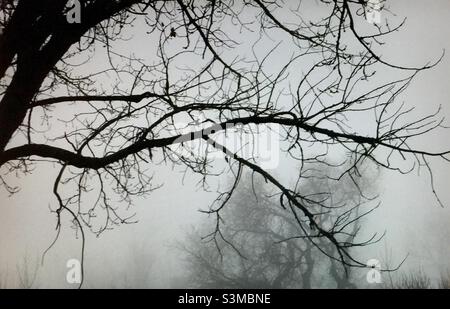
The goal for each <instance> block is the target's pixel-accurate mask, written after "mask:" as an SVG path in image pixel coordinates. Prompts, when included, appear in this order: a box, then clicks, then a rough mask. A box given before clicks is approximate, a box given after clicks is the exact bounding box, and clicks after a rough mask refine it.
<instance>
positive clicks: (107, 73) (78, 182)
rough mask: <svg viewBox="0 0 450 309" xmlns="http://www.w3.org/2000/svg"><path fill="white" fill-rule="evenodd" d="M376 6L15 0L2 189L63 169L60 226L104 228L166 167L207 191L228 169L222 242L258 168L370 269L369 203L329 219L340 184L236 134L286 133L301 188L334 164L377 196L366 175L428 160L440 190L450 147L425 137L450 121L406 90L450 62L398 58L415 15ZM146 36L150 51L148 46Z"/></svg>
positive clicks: (337, 0) (301, 226) (2, 20)
mask: <svg viewBox="0 0 450 309" xmlns="http://www.w3.org/2000/svg"><path fill="white" fill-rule="evenodd" d="M366 2H367V1H353V0H320V1H315V2H313V3H308V4H306V3H305V2H304V1H278V0H270V1H269V0H256V1H232V0H222V1H219V0H216V1H196V0H195V1H194V0H192V1H187V0H177V1H153V0H152V1H150V0H115V1H112V0H80V1H79V3H80V4H81V6H80V20H79V22H69V21H68V20H69V19H68V16H67V15H68V14H69V13H71V12H72V10H73V9H74V8H73V6H72V5H73V1H68V2H67V1H59V0H41V1H26V0H2V1H1V2H0V3H1V12H0V27H1V34H0V167H1V174H0V184H1V186H2V188H4V189H5V190H7V191H8V192H9V193H11V194H13V193H15V192H17V190H18V188H16V187H15V186H14V185H10V183H11V179H12V178H13V177H16V176H17V175H23V174H27V173H31V172H32V171H33V168H34V167H35V166H36V165H37V164H50V163H51V164H50V165H51V166H54V165H57V166H58V167H59V168H60V170H59V174H58V176H57V177H56V179H55V181H54V187H53V194H54V196H55V197H56V199H57V201H58V204H57V206H56V207H54V209H53V210H54V211H55V213H56V214H57V220H58V221H57V228H58V231H59V229H60V227H61V224H60V222H61V221H60V214H61V212H68V213H70V215H71V216H73V220H74V223H75V226H76V227H77V228H81V233H83V229H86V228H87V229H90V230H91V231H92V232H94V233H96V234H100V233H102V232H103V231H105V230H107V229H110V228H112V227H114V226H116V225H119V224H122V223H127V222H131V221H132V220H133V219H132V215H130V213H129V212H127V211H126V210H127V209H128V207H129V205H131V204H132V198H133V196H143V195H146V194H149V193H150V192H151V191H152V190H154V189H156V188H158V186H157V185H155V183H154V182H153V176H154V175H153V173H152V168H153V167H155V166H163V165H167V166H172V165H173V166H177V167H180V168H185V169H186V171H188V172H191V173H193V174H198V175H200V176H201V177H202V179H203V180H202V185H203V186H204V188H205V190H208V189H210V188H208V180H209V179H211V177H216V176H217V175H221V174H223V173H229V174H230V175H234V178H235V181H234V183H233V185H232V186H231V187H230V188H228V189H226V190H225V191H223V192H220V193H219V195H218V198H217V200H216V201H215V202H214V203H213V204H212V205H211V206H210V211H209V212H210V213H211V214H214V215H215V216H216V219H217V225H216V226H217V230H216V233H215V234H214V236H215V237H222V234H221V230H220V229H221V226H220V224H221V215H220V213H221V210H222V209H223V208H224V207H225V205H226V204H227V202H228V201H229V199H230V197H231V196H232V194H233V191H234V189H235V188H236V187H237V184H238V183H239V181H240V177H241V174H242V171H243V170H247V171H250V172H252V173H254V174H258V175H260V176H262V177H263V178H264V179H265V181H266V182H268V183H271V184H272V185H273V186H274V187H275V188H276V189H277V194H278V200H279V204H280V205H279V206H280V209H281V210H283V212H285V213H286V215H289V216H290V217H291V218H292V220H295V222H296V223H297V225H298V233H299V235H298V236H301V237H304V238H306V239H307V240H308V241H310V242H311V244H313V245H315V246H317V247H320V246H321V244H323V243H324V241H325V242H327V243H328V244H329V245H332V246H334V247H335V249H336V252H337V254H336V256H335V257H334V258H335V259H336V260H337V261H339V262H341V263H343V264H344V265H346V266H356V267H365V266H366V265H365V264H364V263H362V262H360V261H358V260H357V259H355V258H354V257H352V255H351V253H350V248H352V247H354V246H363V245H367V244H369V243H372V242H374V241H377V239H379V236H377V235H374V236H373V237H371V238H370V239H365V240H358V238H357V237H354V236H355V235H354V233H356V232H357V231H353V230H352V229H351V226H352V224H351V222H352V220H354V216H353V215H350V213H352V211H353V210H354V209H353V210H352V209H350V210H349V209H348V208H345V207H344V208H341V209H342V211H341V213H340V214H339V215H337V216H335V217H334V218H335V220H334V222H333V223H332V224H324V222H325V221H327V220H323V217H324V216H327V215H328V212H329V209H330V207H334V206H335V205H334V206H330V205H329V204H328V203H327V198H326V196H327V194H326V193H327V190H328V189H327V188H323V190H324V192H323V194H321V195H319V196H317V195H308V194H307V193H305V192H302V190H299V187H298V185H295V184H294V185H288V184H285V183H284V182H283V181H282V180H281V179H279V178H278V177H277V176H276V174H275V173H273V171H272V170H271V169H270V168H265V167H264V166H263V165H261V164H260V163H261V158H259V156H258V152H257V151H256V150H255V151H254V152H252V153H242V151H239V149H233V148H232V147H230V146H228V145H227V143H225V142H224V139H223V137H224V135H231V136H233V139H238V140H239V139H243V138H244V137H243V136H244V135H245V136H248V135H250V136H252V135H257V134H258V132H260V131H259V130H261V128H266V129H267V130H269V131H270V130H272V131H274V132H276V134H277V137H278V138H279V140H280V145H279V147H280V149H281V157H280V160H292V161H293V162H294V163H298V165H299V168H298V170H294V171H292V173H293V174H295V175H296V177H297V178H298V182H297V184H298V183H300V182H301V181H303V180H307V179H309V178H311V177H319V176H318V175H317V174H315V168H316V167H317V166H329V169H328V170H327V174H326V175H320V177H325V178H327V179H329V180H330V181H339V180H340V179H342V177H344V176H345V177H348V178H350V179H353V180H354V186H355V188H357V189H358V192H359V194H360V195H361V196H362V197H364V198H369V197H367V196H366V195H365V192H364V190H363V188H359V187H358V181H357V178H358V177H359V175H360V170H359V169H360V166H361V164H362V163H364V162H366V161H370V162H372V163H374V164H375V165H376V166H378V167H379V168H382V169H391V170H396V171H398V172H400V173H409V172H411V171H414V170H416V169H419V168H421V167H422V168H423V167H425V170H426V171H427V172H429V176H430V185H431V190H432V191H433V193H435V191H434V184H433V174H432V168H431V166H430V164H429V163H430V160H431V159H432V158H435V159H440V160H444V161H449V147H447V146H445V145H442V149H436V150H431V149H427V148H425V149H422V148H419V147H418V146H417V145H418V144H417V140H418V138H421V139H424V138H426V136H428V135H429V134H432V133H433V131H435V130H438V129H441V128H444V126H443V120H444V119H443V117H442V115H441V114H440V110H437V111H435V112H432V113H430V114H426V115H420V114H418V113H417V112H416V111H415V109H414V106H411V105H408V103H407V102H403V100H402V95H403V92H404V91H405V90H406V89H407V87H408V86H409V84H410V83H411V81H412V80H413V79H414V78H416V77H417V76H418V74H419V73H420V72H421V71H423V70H427V69H430V68H432V67H433V66H435V65H436V64H438V63H439V60H440V58H441V57H440V56H439V52H440V51H436V52H435V53H434V54H433V55H434V56H433V57H434V58H433V59H423V63H419V64H417V63H407V60H404V63H394V62H393V61H392V60H391V59H389V58H388V57H387V56H384V54H385V53H384V52H383V51H384V48H385V46H387V45H389V35H390V34H391V33H392V32H396V31H399V30H400V29H401V27H402V25H403V23H402V22H400V23H399V24H395V25H391V24H390V23H389V22H388V21H389V18H388V19H387V21H386V22H383V23H380V24H376V23H375V24H370V23H368V22H367V20H366V17H367V10H368V9H369V8H368V6H367V3H366ZM77 3H78V1H77ZM383 12H388V10H387V9H386V10H383ZM386 14H387V13H386ZM132 37H135V38H138V41H139V44H140V45H141V46H145V48H144V49H142V48H141V49H139V51H137V50H135V48H136V47H137V46H134V45H133V44H132V43H131V41H130V39H131V38H132ZM133 42H136V41H133ZM143 50H144V51H145V52H143ZM405 52H406V51H405ZM408 52H410V51H408ZM361 119H363V120H361ZM361 121H363V122H364V123H363V124H361ZM180 123H182V124H183V126H182V128H180V126H179V124H180ZM275 126H276V127H277V128H279V129H278V130H274V127H275ZM242 144H243V143H241V145H242ZM193 145H194V146H195V145H203V147H205V148H201V149H206V150H205V151H194V150H193ZM274 151H278V149H274ZM217 152H221V153H223V155H224V156H225V159H217V157H215V156H212V155H211V154H212V153H217ZM340 155H341V156H340ZM341 158H344V159H342V160H341ZM52 164H53V165H52ZM223 166H226V167H225V168H223ZM342 166H345V167H346V168H345V170H344V171H342V168H341V167H342ZM113 196H114V197H113ZM436 197H437V195H436ZM437 201H438V202H439V203H440V201H439V199H438V198H437ZM338 206H340V205H338ZM338 206H336V207H338ZM361 215H364V214H361ZM349 235H352V237H351V238H350V241H349Z"/></svg>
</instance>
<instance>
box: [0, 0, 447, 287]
mask: <svg viewBox="0 0 450 309" xmlns="http://www.w3.org/2000/svg"><path fill="white" fill-rule="evenodd" d="M388 4H389V6H390V7H391V9H392V11H393V12H395V13H396V14H397V17H396V18H397V19H398V20H400V19H401V18H403V17H407V22H406V24H405V26H404V27H403V28H402V29H401V31H400V32H397V33H393V34H391V35H390V36H389V38H388V39H387V40H386V42H387V44H385V45H384V46H383V50H382V54H383V56H384V57H385V58H387V59H389V60H390V62H391V63H397V64H400V65H420V64H424V63H426V62H428V61H432V60H435V59H437V58H438V57H439V56H440V54H441V52H442V50H443V49H446V50H447V51H448V52H447V55H446V57H444V59H443V61H442V62H441V63H440V64H439V65H438V66H437V67H435V68H434V69H432V70H427V71H425V72H422V73H421V74H420V75H419V76H418V78H416V79H415V80H414V81H413V83H412V84H411V86H410V87H409V89H408V90H407V91H406V94H405V96H404V100H405V101H406V102H408V104H410V105H414V106H417V114H419V115H420V114H425V113H427V112H430V111H434V110H435V109H436V108H437V106H438V105H442V114H443V115H446V116H447V117H449V116H450V87H449V86H450V40H449V38H450V27H449V26H450V2H449V1H447V0H432V1H420V0H414V1H411V0H396V1H392V0H388ZM390 18H395V17H390ZM139 42H140V41H139V40H138V41H135V42H134V44H133V43H129V44H130V45H129V46H133V48H145V44H141V43H139ZM148 44H151V43H150V42H149V43H148ZM134 46H136V47H134ZM139 46H140V47H139ZM136 52H137V53H139V52H140V51H139V50H137V51H136ZM141 52H142V51H141ZM381 76H383V75H382V73H381ZM449 118H450V117H449ZM361 123H364V119H361ZM447 124H450V123H449V122H447ZM417 145H418V146H420V147H419V148H425V149H427V150H428V149H432V150H447V149H449V148H450V131H447V132H442V131H441V133H440V134H435V135H432V136H431V138H427V139H426V140H418V141H417ZM430 162H431V165H432V167H433V168H434V171H435V173H434V177H435V186H436V189H437V191H438V194H439V195H440V198H441V200H442V202H443V203H444V205H446V207H445V208H441V207H440V206H439V205H438V204H437V203H436V201H435V197H434V196H433V194H432V191H431V188H430V185H429V175H428V173H427V170H426V168H423V169H422V170H421V174H420V175H417V173H416V174H414V173H413V174H409V175H400V174H397V173H394V172H388V171H384V172H382V173H381V174H380V177H379V179H378V180H377V184H376V188H377V191H378V193H379V195H380V197H379V200H380V201H381V202H382V204H381V207H380V208H379V209H378V210H377V211H376V212H375V213H373V214H371V215H370V217H368V219H366V222H365V224H366V225H365V232H367V233H370V232H379V233H383V232H384V231H386V232H387V234H386V237H385V239H384V241H382V242H381V243H380V244H378V245H376V246H372V247H371V248H365V249H364V250H365V251H363V252H364V254H363V256H364V258H367V259H370V258H376V259H378V260H380V261H385V259H386V254H385V252H386V251H388V252H389V255H391V261H392V263H396V262H400V261H401V260H402V259H403V257H405V256H406V255H407V254H409V257H408V259H407V261H406V263H405V264H404V266H403V267H404V268H402V269H416V268H420V267H421V268H423V269H424V270H426V272H427V273H429V274H430V276H432V277H437V276H438V275H439V271H442V270H444V271H445V270H446V269H449V270H450V246H449V245H450V243H449V240H448V239H450V191H449V190H448V187H449V183H450V165H448V164H447V165H445V164H443V163H442V162H438V161H437V160H436V161H434V160H430ZM294 163H296V162H292V161H288V160H280V165H279V167H278V168H277V169H276V171H275V172H276V174H277V175H278V176H279V177H280V179H282V181H283V182H285V183H289V182H290V181H292V180H293V179H291V173H290V170H291V169H292V168H295V166H293V165H292V164H294ZM56 173H57V169H56V168H54V167H53V166H52V165H51V164H40V165H39V166H37V167H36V169H35V171H34V172H33V174H32V175H28V176H27V177H21V178H20V179H16V180H15V184H16V185H19V186H20V187H21V191H20V192H19V193H18V194H16V195H14V196H12V197H8V196H7V195H6V194H5V193H4V192H3V191H1V193H0V208H1V216H0V231H1V233H0V270H3V273H7V274H8V281H10V285H11V286H13V285H14V281H17V278H15V276H16V265H17V263H20V261H21V259H22V258H23V257H24V256H29V257H30V259H31V261H37V260H39V261H40V258H41V254H42V253H43V251H44V250H45V249H46V248H47V247H48V245H49V244H50V243H51V241H52V240H53V238H54V236H55V232H56V231H55V224H56V221H55V214H52V213H50V211H49V205H50V204H53V205H54V203H55V200H54V197H53V196H50V193H51V190H52V186H53V179H54V178H55V176H56ZM154 173H155V175H156V176H155V182H156V184H158V183H159V184H163V185H164V186H163V187H162V188H161V189H159V190H156V191H155V192H153V193H152V194H151V195H150V196H149V197H148V198H146V199H143V198H137V199H136V200H135V207H134V209H133V211H135V212H136V213H137V217H136V218H137V219H138V220H139V223H137V224H133V225H123V226H120V227H116V228H115V229H114V230H112V231H107V232H106V233H104V234H102V235H101V237H100V238H96V237H95V236H94V235H91V234H90V233H87V243H86V287H113V286H118V287H120V286H124V285H125V286H126V284H129V285H131V286H132V285H133V279H134V278H133V276H134V274H136V269H133V267H136V266H135V264H134V263H133V255H135V252H140V253H141V254H142V256H143V257H142V258H143V259H144V260H149V265H151V267H152V268H151V278H152V280H150V281H151V282H150V284H149V287H169V284H170V281H171V280H172V279H173V278H174V277H178V276H179V275H180V274H182V272H183V267H184V265H183V264H182V262H183V261H182V257H181V255H180V253H179V251H177V250H176V249H175V248H174V245H175V244H176V242H177V241H182V239H183V236H184V234H185V231H186V230H188V229H189V228H190V227H191V225H195V224H199V222H201V219H202V218H204V217H205V216H206V215H204V214H201V213H199V212H198V210H199V209H207V207H208V206H209V204H210V203H211V202H212V201H213V200H214V199H215V197H216V194H215V193H214V190H212V191H213V192H208V193H207V192H204V191H203V190H202V189H201V187H199V186H198V185H197V181H198V180H199V177H198V176H192V175H188V176H187V177H186V178H185V179H184V181H183V174H182V173H181V171H180V170H179V169H175V170H172V169H171V167H170V165H169V166H159V167H155V171H154ZM226 181H227V175H223V176H222V177H221V178H220V179H219V178H218V179H216V180H211V186H212V187H213V188H214V187H215V186H216V185H217V184H218V183H219V182H220V183H222V184H226ZM65 223H66V224H65V227H64V228H63V233H62V235H61V237H60V239H59V241H58V242H57V243H56V245H55V246H54V247H53V248H52V250H50V251H49V253H48V254H47V256H46V260H45V263H44V265H43V266H42V267H40V269H39V273H38V283H39V284H40V287H67V288H70V287H76V285H74V286H72V285H69V284H68V283H66V280H65V272H66V270H67V268H66V265H65V263H66V261H67V260H68V259H70V258H79V256H80V245H81V243H80V239H77V238H76V237H75V233H74V231H73V230H72V229H70V227H69V225H70V223H69V222H67V216H66V222H65ZM31 263H33V262H31Z"/></svg>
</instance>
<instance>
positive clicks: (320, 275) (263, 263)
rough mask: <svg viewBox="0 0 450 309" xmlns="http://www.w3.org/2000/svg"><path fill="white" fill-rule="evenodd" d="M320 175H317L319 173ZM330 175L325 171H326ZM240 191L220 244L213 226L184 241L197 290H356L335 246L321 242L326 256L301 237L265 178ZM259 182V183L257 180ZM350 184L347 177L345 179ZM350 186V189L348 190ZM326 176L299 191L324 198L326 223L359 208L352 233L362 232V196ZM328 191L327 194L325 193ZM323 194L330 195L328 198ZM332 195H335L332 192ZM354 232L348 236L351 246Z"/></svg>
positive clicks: (226, 213)
mask: <svg viewBox="0 0 450 309" xmlns="http://www.w3.org/2000/svg"><path fill="white" fill-rule="evenodd" d="M316 174H319V173H318V172H317V173H316ZM325 174H326V173H325ZM243 178H244V179H246V180H248V182H244V181H243V182H241V184H240V186H239V187H238V188H236V192H235V194H234V196H233V197H232V198H231V199H230V201H229V205H228V207H227V209H226V210H224V212H223V216H222V218H223V222H224V224H223V228H222V234H223V239H226V240H227V241H221V242H218V241H217V240H216V239H215V238H211V237H210V236H211V235H214V233H213V234H208V231H210V230H211V229H212V230H215V227H214V226H211V224H209V225H208V224H207V222H206V224H199V226H201V227H200V228H196V229H194V230H193V231H192V232H191V233H189V234H188V236H187V238H186V240H185V241H183V242H182V243H180V249H181V252H184V253H185V254H186V267H185V269H186V270H187V273H188V274H187V277H188V278H187V280H185V281H186V282H188V284H189V285H191V286H192V287H195V288H272V289H279V288H311V287H337V288H355V287H356V285H355V284H354V283H352V282H351V281H352V279H353V278H352V276H351V273H350V271H349V272H347V273H346V272H345V270H344V269H343V268H342V267H341V265H339V264H338V263H336V261H335V260H334V259H332V258H331V259H330V258H328V257H336V253H337V252H336V248H335V247H334V246H332V245H330V244H328V243H326V242H323V243H319V247H320V249H321V250H324V251H325V253H326V254H325V255H324V254H322V253H321V252H320V251H319V250H318V249H317V248H315V247H314V246H313V244H312V243H311V242H309V241H308V240H307V239H305V238H304V237H299V236H298V235H300V234H301V231H300V230H299V227H298V224H297V222H296V221H295V219H293V218H292V217H291V216H287V215H286V213H284V212H283V211H282V209H281V208H280V207H279V205H277V201H276V198H275V199H274V196H273V195H272V194H271V193H270V191H269V190H268V188H267V185H265V184H264V182H263V181H262V179H260V178H259V179H257V180H255V182H254V183H252V179H251V175H247V177H244V176H243ZM258 180H259V181H258ZM347 180H348V179H347ZM349 185H350V186H349ZM329 186H330V182H329V181H328V179H327V178H322V179H320V180H319V179H314V180H312V181H311V180H309V181H308V182H305V183H303V184H302V185H301V186H300V188H299V189H300V190H301V191H302V192H304V193H308V195H310V196H314V195H315V196H322V198H323V199H324V200H325V199H326V200H327V203H328V204H329V209H333V210H330V211H329V212H328V214H327V215H324V216H323V218H322V219H323V220H326V221H327V222H322V223H323V224H333V222H334V221H335V220H336V218H334V214H335V213H336V211H335V210H337V209H339V210H340V211H342V210H343V208H347V210H349V209H352V210H355V209H358V211H356V212H355V213H353V212H347V213H348V214H351V215H356V216H357V217H355V218H353V219H354V220H351V222H352V223H350V224H349V225H351V230H352V231H353V232H355V231H356V230H358V229H359V228H360V222H358V220H359V219H360V217H358V215H357V213H358V212H359V211H362V210H363V209H362V208H364V206H366V205H363V204H365V203H362V202H361V200H360V195H359V193H358V192H356V191H355V190H352V189H353V186H352V185H351V184H350V182H349V181H345V178H344V179H343V180H342V181H341V182H340V183H339V184H338V185H335V184H334V183H333V188H330V187H329ZM323 188H327V190H325V191H324V190H323ZM324 192H326V193H325V194H324ZM328 192H332V194H330V193H328ZM354 235H355V233H352V234H349V239H348V242H349V243H350V241H351V240H352V238H353V237H354Z"/></svg>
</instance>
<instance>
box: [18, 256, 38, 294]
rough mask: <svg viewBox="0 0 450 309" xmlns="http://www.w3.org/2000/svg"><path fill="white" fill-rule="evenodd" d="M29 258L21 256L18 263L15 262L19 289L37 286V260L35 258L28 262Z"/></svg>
mask: <svg viewBox="0 0 450 309" xmlns="http://www.w3.org/2000/svg"><path fill="white" fill-rule="evenodd" d="M30 260H31V259H30V258H29V257H28V256H27V255H25V256H23V258H22V260H21V262H20V263H18V264H17V275H18V277H19V284H18V287H19V288H20V289H35V288H38V285H37V284H36V279H37V274H38V269H39V262H38V260H37V259H36V261H35V262H34V263H30Z"/></svg>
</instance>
